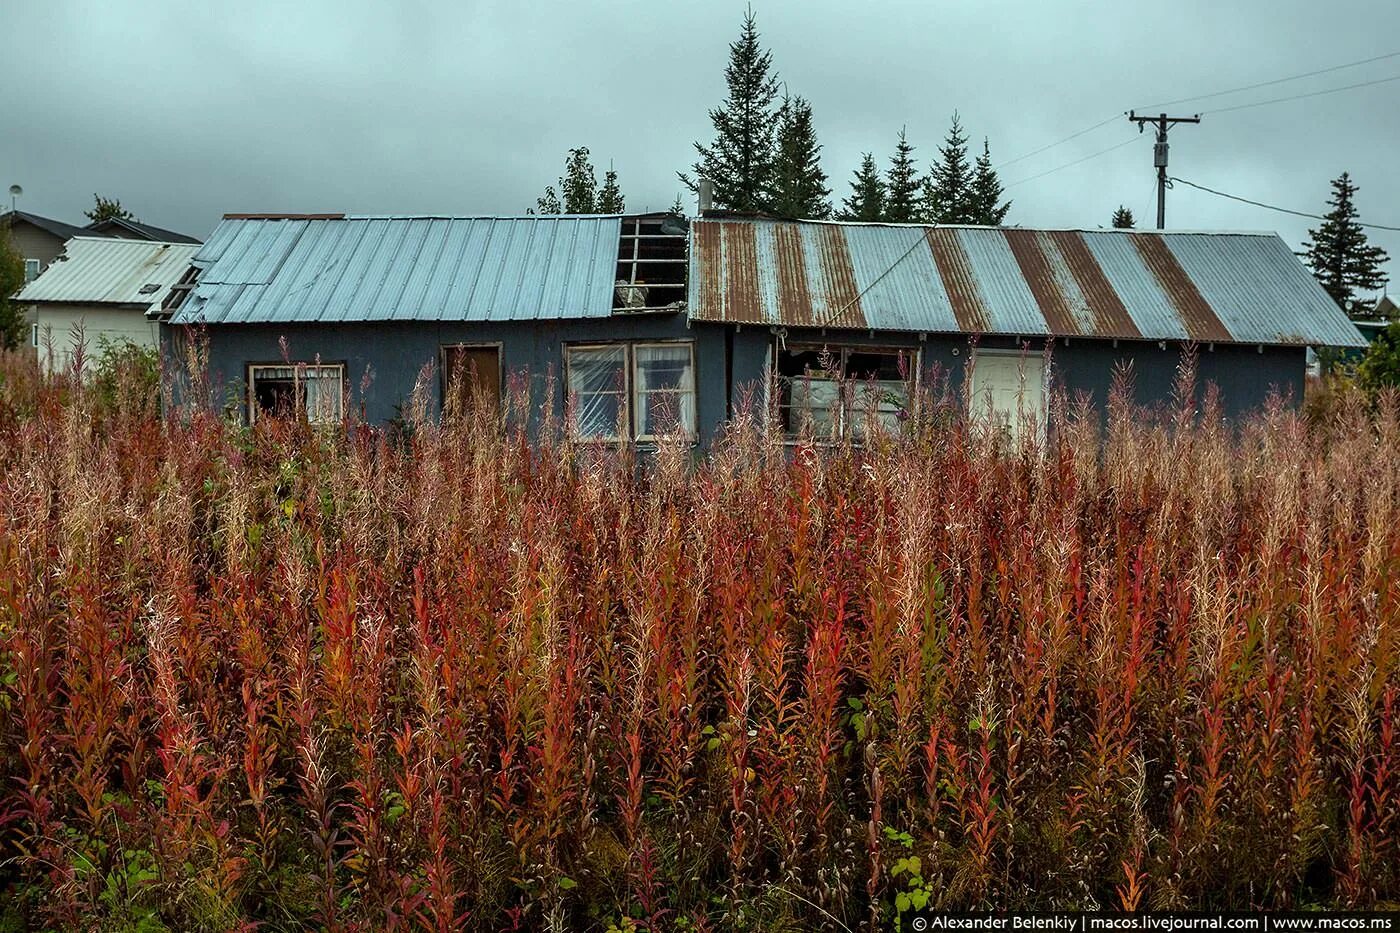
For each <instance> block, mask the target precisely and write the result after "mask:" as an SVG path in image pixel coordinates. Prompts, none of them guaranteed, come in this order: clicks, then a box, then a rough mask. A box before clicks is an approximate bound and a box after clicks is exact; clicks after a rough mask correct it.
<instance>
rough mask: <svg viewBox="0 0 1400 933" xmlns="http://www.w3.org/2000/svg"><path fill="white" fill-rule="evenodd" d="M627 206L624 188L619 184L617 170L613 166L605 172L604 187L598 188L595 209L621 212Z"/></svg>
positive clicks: (597, 210)
mask: <svg viewBox="0 0 1400 933" xmlns="http://www.w3.org/2000/svg"><path fill="white" fill-rule="evenodd" d="M626 206H627V200H626V198H624V197H623V196H622V189H621V188H619V187H618V184H617V171H616V170H614V169H613V168H612V167H611V166H610V167H609V168H608V170H607V171H606V172H605V173H603V187H602V188H600V189H599V190H598V200H597V201H596V202H595V203H594V205H593V207H594V210H595V211H596V212H597V213H599V214H621V213H622V212H623V210H624V209H625V208H626Z"/></svg>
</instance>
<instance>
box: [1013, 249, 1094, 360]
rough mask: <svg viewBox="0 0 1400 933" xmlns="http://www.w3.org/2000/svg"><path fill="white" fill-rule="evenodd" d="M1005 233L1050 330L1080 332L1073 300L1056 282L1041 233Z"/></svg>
mask: <svg viewBox="0 0 1400 933" xmlns="http://www.w3.org/2000/svg"><path fill="white" fill-rule="evenodd" d="M1004 232H1005V235H1006V242H1007V245H1009V246H1010V247H1011V254H1012V255H1013V256H1015V257H1016V264H1017V265H1018V266H1020V267H1021V274H1022V275H1024V276H1025V277H1026V284H1027V285H1029V286H1030V289H1031V294H1032V295H1034V296H1035V303H1036V304H1038V305H1039V306H1040V313H1041V314H1042V315H1044V317H1045V324H1046V326H1047V327H1048V328H1049V329H1050V333H1052V334H1061V335H1064V334H1074V335H1078V334H1079V333H1080V327H1079V322H1078V321H1076V320H1075V319H1074V313H1073V312H1072V311H1071V310H1070V307H1069V302H1068V301H1066V300H1065V295H1064V293H1062V292H1061V291H1060V288H1059V285H1058V283H1056V281H1055V273H1054V271H1053V270H1052V269H1051V268H1050V260H1049V259H1048V258H1046V256H1045V251H1044V249H1043V248H1042V247H1041V242H1040V234H1039V233H1037V232H1036V231H1034V230H1006V231H1004Z"/></svg>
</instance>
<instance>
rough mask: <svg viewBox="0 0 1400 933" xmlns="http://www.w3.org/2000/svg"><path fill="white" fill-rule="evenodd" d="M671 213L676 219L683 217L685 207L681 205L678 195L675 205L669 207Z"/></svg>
mask: <svg viewBox="0 0 1400 933" xmlns="http://www.w3.org/2000/svg"><path fill="white" fill-rule="evenodd" d="M671 213H672V214H675V215H676V216H677V217H684V216H685V205H684V204H682V203H681V196H680V195H679V194H678V195H676V203H674V204H672V205H671Z"/></svg>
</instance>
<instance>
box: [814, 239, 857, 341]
mask: <svg viewBox="0 0 1400 933" xmlns="http://www.w3.org/2000/svg"><path fill="white" fill-rule="evenodd" d="M816 240H817V255H818V256H819V257H820V259H821V286H822V304H823V305H824V309H823V313H822V314H821V315H820V317H819V319H820V320H822V321H825V322H826V326H828V327H864V326H866V319H865V309H864V308H863V307H861V301H860V299H861V294H860V288H859V287H858V286H857V285H856V271H855V264H854V263H853V262H852V261H851V251H850V246H849V244H848V243H847V242H846V237H845V235H844V234H843V233H842V231H841V230H840V229H838V228H835V227H828V228H826V229H823V230H820V231H818V233H817V237H816Z"/></svg>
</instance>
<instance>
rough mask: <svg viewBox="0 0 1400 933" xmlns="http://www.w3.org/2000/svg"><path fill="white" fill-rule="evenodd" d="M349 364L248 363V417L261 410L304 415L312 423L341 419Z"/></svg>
mask: <svg viewBox="0 0 1400 933" xmlns="http://www.w3.org/2000/svg"><path fill="white" fill-rule="evenodd" d="M344 391H345V367H344V366H343V365H341V364H339V363H332V364H324V363H289V364H279V365H267V366H264V365H254V366H249V367H248V401H249V404H248V420H249V421H256V420H257V417H258V415H259V414H260V413H263V414H272V415H277V416H278V417H284V418H285V417H304V418H306V420H307V421H309V422H311V423H312V424H332V423H334V422H337V421H339V420H341V414H342V400H343V395H344Z"/></svg>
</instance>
